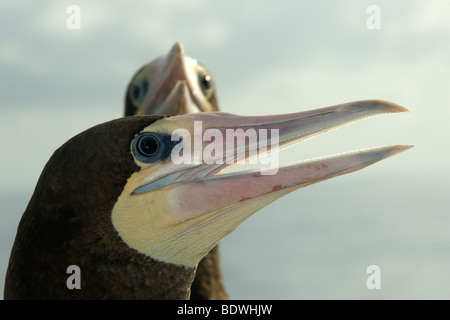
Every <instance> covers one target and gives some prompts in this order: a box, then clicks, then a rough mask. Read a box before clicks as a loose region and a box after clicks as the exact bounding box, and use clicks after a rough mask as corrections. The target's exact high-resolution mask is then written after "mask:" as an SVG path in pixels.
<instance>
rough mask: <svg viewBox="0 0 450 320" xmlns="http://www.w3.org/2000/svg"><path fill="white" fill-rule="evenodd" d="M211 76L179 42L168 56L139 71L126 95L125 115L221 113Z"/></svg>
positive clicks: (150, 63) (130, 83)
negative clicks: (187, 53)
mask: <svg viewBox="0 0 450 320" xmlns="http://www.w3.org/2000/svg"><path fill="white" fill-rule="evenodd" d="M218 110H219V107H218V102H217V93H216V85H215V82H214V79H213V77H212V75H211V72H210V71H209V70H208V69H207V68H206V67H205V66H204V65H202V64H201V63H200V62H198V61H197V60H195V59H193V58H190V57H188V56H186V55H185V54H184V50H183V47H182V45H181V44H180V43H179V42H177V43H175V44H174V45H173V47H172V49H171V50H170V52H169V53H168V54H167V55H164V56H162V57H159V58H157V59H155V60H153V61H151V62H149V63H148V64H146V65H144V66H143V67H142V68H141V69H139V70H138V71H137V72H136V74H135V75H134V76H133V77H132V79H131V81H130V82H129V84H128V88H127V90H126V93H125V115H126V116H131V115H148V114H164V115H176V114H184V113H193V112H202V111H218Z"/></svg>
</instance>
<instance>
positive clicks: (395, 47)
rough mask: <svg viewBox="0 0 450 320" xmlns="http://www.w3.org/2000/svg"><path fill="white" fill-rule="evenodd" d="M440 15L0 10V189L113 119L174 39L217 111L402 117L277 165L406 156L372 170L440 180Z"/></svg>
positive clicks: (335, 137) (448, 32)
mask: <svg viewBox="0 0 450 320" xmlns="http://www.w3.org/2000/svg"><path fill="white" fill-rule="evenodd" d="M71 4H76V5H78V6H79V7H80V10H81V29H79V30H70V29H68V28H67V26H66V20H67V19H68V17H69V14H67V13H66V9H67V7H68V6H69V5H71ZM370 4H377V5H378V6H379V8H380V13H381V15H380V17H381V29H379V30H369V29H368V28H367V25H366V21H367V19H368V18H369V16H370V14H368V13H367V12H366V10H367V7H368V6H369V5H370ZM448 12H450V2H448V1H411V0H408V1H378V2H377V3H374V2H373V1H370V2H369V1H339V2H337V1H336V2H332V1H263V2H261V1H201V0H199V1H181V0H180V1H134V2H133V5H130V2H129V1H100V0H99V1H2V2H1V3H0V30H1V31H0V32H1V37H0V48H1V50H0V70H1V71H0V72H1V73H0V75H1V78H0V112H1V118H0V130H1V131H0V133H1V134H0V142H1V146H2V158H1V159H0V164H1V166H0V173H1V176H2V179H1V181H0V190H3V191H14V190H24V189H26V190H32V188H33V187H34V184H35V182H36V180H37V178H38V176H39V174H40V172H41V169H42V167H43V166H44V164H45V162H46V161H47V160H48V158H49V157H50V155H51V154H52V152H53V151H54V150H55V149H56V148H57V147H58V146H60V145H61V144H62V143H64V142H65V141H66V140H67V139H69V138H70V137H71V136H73V135H75V134H76V133H78V132H81V131H82V130H84V129H86V128H88V127H90V126H92V125H94V124H96V123H100V122H104V121H107V120H110V119H113V118H117V117H120V116H121V115H122V108H123V96H124V91H125V87H126V85H127V82H128V81H129V79H130V77H131V75H132V74H133V73H134V72H135V71H136V70H137V69H138V68H139V67H140V66H141V65H142V64H144V63H146V62H148V61H150V60H152V59H154V58H155V57H157V56H159V55H162V54H165V53H167V52H168V51H169V49H170V48H171V46H172V45H173V43H174V42H175V41H180V42H182V44H183V45H184V47H185V51H186V54H187V55H189V56H191V57H194V58H196V59H198V60H200V61H201V62H202V63H203V64H205V65H206V66H207V67H208V68H209V69H210V70H211V71H212V73H213V76H214V77H215V79H216V82H217V87H218V95H219V102H220V106H221V108H222V110H223V111H227V112H232V113H238V114H243V115H255V114H271V113H288V112H295V111H301V110H306V109H312V108H317V107H323V106H328V105H334V104H338V103H342V102H348V101H354V100H361V99H372V98H377V99H384V100H390V101H393V102H395V103H398V104H401V105H403V106H405V107H407V108H408V109H409V110H410V111H411V112H410V113H409V114H401V115H399V116H394V117H391V116H389V117H381V118H378V119H369V120H367V121H364V122H362V123H358V124H356V125H352V126H349V127H345V128H343V129H340V130H338V131H335V132H333V133H331V134H327V135H326V136H324V137H321V138H316V139H314V140H313V143H311V142H310V141H308V142H306V143H305V144H304V146H296V149H295V150H296V153H295V155H296V156H294V158H292V159H291V158H289V160H300V159H304V158H309V157H311V156H322V155H326V154H329V153H336V152H343V151H350V150H352V149H354V148H364V147H371V146H377V145H385V144H414V145H416V148H415V149H412V150H410V151H408V153H407V154H406V153H405V154H403V155H400V156H397V157H396V159H390V160H389V162H386V163H383V164H380V166H379V167H378V168H379V170H380V171H383V172H384V171H385V170H388V171H391V170H394V171H396V172H403V173H405V172H406V173H410V172H417V171H419V172H425V173H430V172H435V173H438V174H442V173H443V172H445V173H447V172H448V166H447V163H448V160H449V159H448V152H447V148H446V147H445V145H443V144H442V142H443V141H442V140H444V141H445V138H446V137H448V136H449V132H450V130H449V129H448V127H449V126H448V125H447V119H449V115H450V108H449V105H448V102H449V96H450V95H449V90H448V88H449V73H450V59H449V57H450V21H449V19H448ZM318 145H320V148H321V149H320V151H316V149H315V148H317V147H318ZM309 150H311V151H309ZM289 152H294V151H289ZM298 158H300V159H298ZM430 161H432V162H430ZM373 170H374V171H370V172H368V174H370V173H371V172H373V173H374V174H375V173H376V172H377V169H373ZM30 192H31V191H30Z"/></svg>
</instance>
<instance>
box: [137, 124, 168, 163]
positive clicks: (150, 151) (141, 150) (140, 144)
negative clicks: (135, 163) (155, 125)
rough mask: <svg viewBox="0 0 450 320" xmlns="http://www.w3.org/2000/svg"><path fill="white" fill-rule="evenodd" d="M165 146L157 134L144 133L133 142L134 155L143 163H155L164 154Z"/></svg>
mask: <svg viewBox="0 0 450 320" xmlns="http://www.w3.org/2000/svg"><path fill="white" fill-rule="evenodd" d="M163 149H164V144H163V142H162V141H161V137H160V136H159V135H158V134H156V133H150V132H144V133H141V134H140V135H138V136H137V137H136V138H135V139H134V141H133V154H134V156H135V157H136V158H137V159H138V160H139V161H142V162H146V163H149V162H155V161H157V160H159V158H160V157H161V155H162V153H163Z"/></svg>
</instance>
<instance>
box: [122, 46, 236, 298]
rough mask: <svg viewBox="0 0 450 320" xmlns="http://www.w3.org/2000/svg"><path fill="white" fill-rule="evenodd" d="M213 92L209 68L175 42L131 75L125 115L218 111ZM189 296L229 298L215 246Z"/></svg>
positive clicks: (204, 262) (202, 266) (198, 271)
mask: <svg viewBox="0 0 450 320" xmlns="http://www.w3.org/2000/svg"><path fill="white" fill-rule="evenodd" d="M216 92H217V89H216V84H215V81H214V78H213V77H212V74H211V72H210V71H209V70H208V69H207V68H206V67H205V66H204V65H202V64H201V63H199V62H198V61H197V60H195V59H193V58H191V57H188V56H186V55H185V53H184V49H183V47H182V45H181V43H179V42H176V43H175V44H174V45H173V47H172V49H171V50H170V51H169V53H168V54H167V55H165V56H162V57H159V58H157V59H155V60H153V61H151V62H149V63H147V64H146V65H144V66H143V67H141V68H140V69H139V70H138V71H137V72H136V73H135V74H134V75H133V77H132V78H131V80H130V82H129V84H128V87H127V90H126V92H125V116H132V115H158V114H164V115H176V114H184V113H191V112H207V111H219V105H218V101H217V93H216ZM191 299H193V300H217V299H221V300H223V299H228V293H227V291H226V289H225V285H224V281H223V275H222V270H221V267H220V255H219V247H218V246H216V247H214V248H213V249H212V250H211V252H209V253H208V254H207V255H206V256H205V257H204V258H203V259H202V260H201V261H200V263H199V264H198V267H197V271H196V275H195V279H194V282H193V283H192V287H191Z"/></svg>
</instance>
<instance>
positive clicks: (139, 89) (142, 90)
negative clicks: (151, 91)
mask: <svg viewBox="0 0 450 320" xmlns="http://www.w3.org/2000/svg"><path fill="white" fill-rule="evenodd" d="M147 90H148V81H147V79H142V80H139V81H135V82H134V83H133V84H132V85H131V87H130V96H131V99H132V100H133V101H134V102H142V101H143V100H144V97H145V95H146V94H147Z"/></svg>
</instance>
